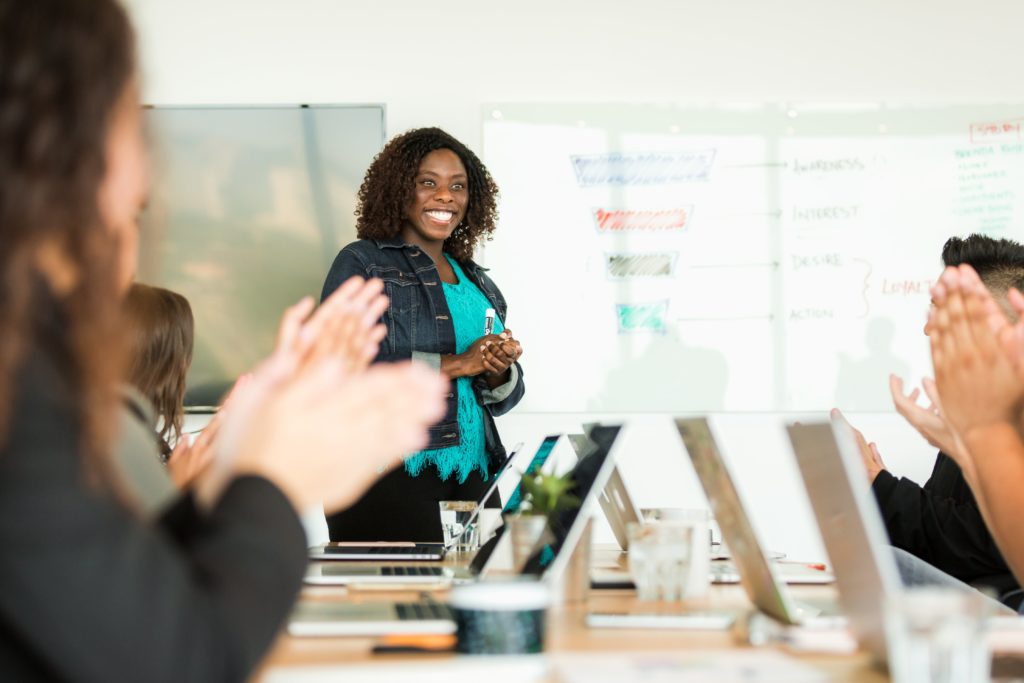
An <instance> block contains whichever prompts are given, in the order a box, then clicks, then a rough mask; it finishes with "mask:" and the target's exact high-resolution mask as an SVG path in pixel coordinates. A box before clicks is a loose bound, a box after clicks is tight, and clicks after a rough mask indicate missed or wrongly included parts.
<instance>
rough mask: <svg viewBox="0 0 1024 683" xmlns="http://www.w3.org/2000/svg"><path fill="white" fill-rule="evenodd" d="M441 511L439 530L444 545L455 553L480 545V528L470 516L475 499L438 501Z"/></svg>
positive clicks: (467, 550) (474, 505)
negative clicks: (442, 534)
mask: <svg viewBox="0 0 1024 683" xmlns="http://www.w3.org/2000/svg"><path fill="white" fill-rule="evenodd" d="M438 506H439V508H440V511H441V530H442V532H443V533H444V546H445V548H448V549H449V550H450V551H453V552H457V553H464V552H471V551H474V550H476V549H477V548H479V547H480V529H479V527H478V526H477V524H476V523H475V522H474V523H472V524H470V521H469V520H470V518H471V517H472V516H473V513H474V512H476V506H477V502H476V501H475V500H442V501H440V502H439V503H438Z"/></svg>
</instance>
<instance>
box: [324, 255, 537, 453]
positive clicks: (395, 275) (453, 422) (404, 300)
mask: <svg viewBox="0 0 1024 683" xmlns="http://www.w3.org/2000/svg"><path fill="white" fill-rule="evenodd" d="M459 265H460V266H461V267H462V270H463V272H465V274H466V276H467V277H468V278H469V279H470V280H472V281H473V284H475V285H476V286H477V287H479V288H480V291H481V292H483V294H484V296H485V297H487V300H488V301H490V302H491V306H492V307H493V308H494V310H495V312H496V313H497V314H498V317H499V318H500V319H501V320H502V321H504V320H505V314H506V312H507V306H506V304H505V298H504V297H503V296H502V295H501V292H500V291H498V287H497V286H496V285H495V284H494V282H493V281H492V280H491V278H489V277H488V276H487V274H486V270H487V269H486V268H483V267H481V266H479V265H477V264H476V263H474V262H473V261H467V262H460V263H459ZM353 275H360V276H362V277H364V278H370V277H376V278H380V279H381V280H383V281H384V289H385V293H386V294H387V296H388V300H389V303H388V310H387V311H386V312H385V313H384V317H383V322H384V324H385V325H386V326H387V330H388V334H387V337H386V338H385V339H384V341H382V342H381V345H380V351H379V352H378V353H377V358H376V359H375V362H379V361H399V360H409V359H410V358H411V359H416V360H419V361H423V362H425V363H427V364H429V365H431V366H433V367H435V368H437V369H440V368H441V356H442V355H453V354H454V353H455V324H454V323H453V322H452V320H451V315H450V312H449V310H448V302H447V300H446V299H445V295H444V290H443V288H442V287H441V277H440V275H439V274H438V272H437V266H435V265H434V260H433V259H432V258H431V257H430V256H429V255H428V254H425V253H424V252H423V250H422V249H420V248H419V247H417V246H415V245H412V244H406V243H405V242H404V241H403V240H402V239H401V238H400V237H393V238H391V239H387V240H358V241H356V242H352V243H351V244H349V245H347V246H346V247H345V248H344V249H342V250H341V251H340V252H339V253H338V255H337V257H335V259H334V263H333V264H332V265H331V270H330V272H328V273H327V279H326V281H325V282H324V288H323V292H322V293H321V296H320V299H321V301H322V300H323V299H326V298H327V296H328V295H330V294H331V292H333V291H334V290H335V289H337V288H338V287H339V286H340V285H341V283H343V282H344V281H345V280H347V279H348V278H350V277H352V276H353ZM483 332H484V330H483V320H481V321H480V335H481V336H483ZM510 371H511V375H510V378H509V381H508V382H506V383H505V384H503V385H501V386H499V387H495V388H494V389H491V388H490V387H489V386H488V385H487V382H486V380H485V379H484V378H483V376H478V377H476V378H475V379H474V380H473V392H474V393H475V394H476V400H477V403H479V404H480V405H481V406H483V408H484V411H483V413H484V439H485V443H486V448H487V454H488V457H489V459H490V461H491V464H492V469H493V465H495V464H496V463H498V462H500V461H501V460H502V459H503V458H504V456H505V448H504V446H502V444H501V439H500V438H499V436H498V430H497V428H496V427H495V425H494V418H495V417H497V416H500V415H504V414H505V413H507V412H509V411H510V410H512V408H514V407H515V406H516V404H517V403H519V400H520V399H521V398H522V397H523V394H524V393H525V391H526V387H525V385H524V384H523V369H522V367H520V365H519V363H516V364H515V365H514V366H513V367H512V368H511V369H510ZM451 388H452V390H451V391H450V392H449V393H448V410H447V411H446V413H445V416H444V419H442V420H441V422H439V423H438V424H436V425H434V426H433V427H431V428H430V443H429V444H428V445H427V446H425V450H427V449H435V448H444V447H446V446H455V445H458V444H459V442H460V439H461V434H460V429H459V419H458V405H459V397H458V383H457V382H452V384H451Z"/></svg>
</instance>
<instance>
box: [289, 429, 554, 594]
mask: <svg viewBox="0 0 1024 683" xmlns="http://www.w3.org/2000/svg"><path fill="white" fill-rule="evenodd" d="M559 438H560V437H559V435H558V434H553V435H550V436H547V437H545V438H544V439H543V440H542V441H541V443H540V446H539V447H538V448H537V452H536V453H535V454H534V455H533V457H532V458H531V460H530V463H529V465H528V466H527V468H526V470H525V471H526V472H535V471H538V470H539V469H540V468H541V467H543V466H544V464H545V463H546V462H547V460H548V457H549V456H550V455H551V453H552V451H554V449H555V446H556V445H557V444H558V441H559ZM520 448H521V445H519V444H517V446H516V447H515V448H514V449H513V450H512V451H510V452H509V454H508V456H507V457H506V459H505V464H504V465H503V466H502V468H501V471H500V472H499V473H498V474H497V476H495V477H494V480H493V481H492V482H491V485H490V486H489V487H488V488H487V491H485V492H484V494H483V496H481V498H480V500H479V503H478V504H477V508H476V511H475V512H474V513H473V516H472V517H470V519H469V521H468V522H467V523H466V528H469V527H470V525H472V524H474V523H475V522H476V520H477V518H478V516H479V514H480V511H481V510H482V509H483V506H484V504H486V502H487V500H488V499H490V497H491V495H492V494H494V492H495V491H497V490H498V485H499V484H500V483H501V482H502V481H504V480H507V479H508V478H509V477H512V476H516V473H515V471H514V470H513V468H512V465H513V461H514V459H515V456H516V454H517V453H518V452H519V450H520ZM520 496H521V494H520V493H519V487H518V486H517V487H516V490H515V491H514V492H513V494H512V496H510V498H509V503H511V502H512V500H513V499H516V498H518V497H520ZM506 507H507V506H506ZM337 547H338V546H332V545H325V546H318V547H317V548H315V549H313V550H311V551H310V557H311V558H313V559H318V560H325V559H329V560H330V561H326V562H311V563H310V565H309V568H308V569H307V570H306V578H305V581H306V583H308V584H313V585H328V586H337V585H346V584H350V583H373V584H389V585H392V584H394V585H400V584H423V583H431V582H446V581H450V580H452V579H456V578H471V576H470V575H469V574H467V571H468V570H467V569H462V570H455V569H453V568H452V567H442V566H438V565H436V564H427V565H424V564H391V565H380V564H376V563H374V564H366V563H365V562H345V560H350V559H360V560H365V559H366V554H365V553H366V550H367V549H366V548H365V547H360V551H361V554H360V555H358V557H357V558H352V557H350V556H348V555H345V554H341V553H337V554H331V551H332V550H334V549H335V548H337ZM341 547H342V548H344V547H345V546H341ZM374 559H377V560H378V561H389V560H394V559H396V558H394V557H392V556H387V557H376V558H374ZM398 559H415V558H401V557H399V558H398ZM432 559H439V558H432Z"/></svg>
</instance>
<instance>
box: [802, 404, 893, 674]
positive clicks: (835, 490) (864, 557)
mask: <svg viewBox="0 0 1024 683" xmlns="http://www.w3.org/2000/svg"><path fill="white" fill-rule="evenodd" d="M786 431H787V432H788V433H789V440H790V443H791V444H792V445H793V453H794V455H796V461H797V464H798V465H799V467H800V475H801V476H802V477H803V480H804V486H805V487H806V488H807V495H808V496H809V497H810V499H811V507H812V508H814V516H815V517H816V518H817V520H818V527H819V528H820V530H821V537H822V540H823V541H824V542H825V550H826V551H827V552H828V555H829V558H830V559H831V561H832V565H833V569H834V571H835V574H836V586H837V587H838V589H839V603H840V605H841V606H842V608H843V611H844V612H845V613H846V614H847V616H848V617H849V619H850V626H851V628H852V629H853V632H854V634H855V635H856V636H857V640H858V641H859V642H860V644H861V645H862V646H864V647H865V648H866V649H867V650H868V651H870V652H871V655H872V656H873V657H874V659H875V660H876V661H878V662H885V661H886V649H885V624H884V609H885V601H886V599H888V598H889V597H891V596H893V595H895V594H896V592H897V591H899V590H901V588H902V584H901V582H900V574H899V569H898V568H897V567H896V560H895V559H894V558H893V555H892V552H891V551H890V549H889V539H888V536H887V535H886V532H885V524H884V522H883V521H882V517H881V514H880V513H879V511H878V506H877V504H876V503H875V499H874V496H873V495H872V493H871V488H870V486H869V485H868V480H867V476H865V474H864V463H863V461H862V458H861V455H860V452H859V450H858V447H857V443H856V440H855V439H854V435H853V434H852V432H851V431H850V427H849V425H847V424H846V423H845V421H843V420H842V418H834V419H833V420H832V422H815V423H803V424H800V423H795V424H791V425H788V426H787V427H786Z"/></svg>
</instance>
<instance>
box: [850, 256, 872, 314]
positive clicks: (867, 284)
mask: <svg viewBox="0 0 1024 683" xmlns="http://www.w3.org/2000/svg"><path fill="white" fill-rule="evenodd" d="M850 260H851V261H853V262H855V263H863V264H864V265H865V266H866V267H867V269H868V271H867V272H866V273H864V287H863V289H861V292H860V295H861V298H863V299H864V312H863V313H861V314H860V315H859V316H857V317H859V318H866V317H868V313H869V312H870V311H871V302H870V301H868V290H869V289H871V284H870V282H869V280H870V278H871V272H872V271H873V270H874V268H873V266H872V265H871V264H870V263H869V262H868V261H865V260H864V259H862V258H855V259H850Z"/></svg>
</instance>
